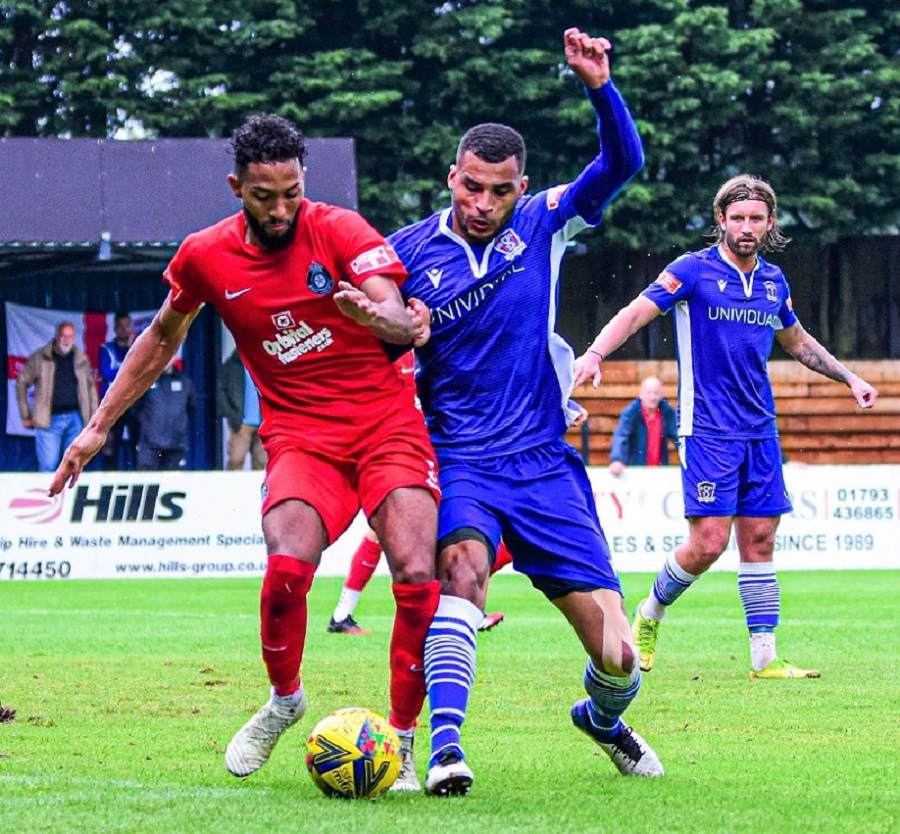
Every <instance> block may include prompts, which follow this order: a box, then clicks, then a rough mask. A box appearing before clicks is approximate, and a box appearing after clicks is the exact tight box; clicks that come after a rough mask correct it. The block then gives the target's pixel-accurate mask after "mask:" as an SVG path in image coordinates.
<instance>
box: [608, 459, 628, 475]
mask: <svg viewBox="0 0 900 834" xmlns="http://www.w3.org/2000/svg"><path fill="white" fill-rule="evenodd" d="M624 471H625V464H624V463H622V461H620V460H614V461H613V462H612V463H611V464H610V465H609V474H610V475H613V476H614V477H616V478H618V477H619V475H621V474H622V473H623V472H624Z"/></svg>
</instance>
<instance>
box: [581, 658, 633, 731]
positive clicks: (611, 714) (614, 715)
mask: <svg viewBox="0 0 900 834" xmlns="http://www.w3.org/2000/svg"><path fill="white" fill-rule="evenodd" d="M640 688H641V670H640V668H638V666H637V665H636V664H635V667H634V671H633V672H632V673H631V674H630V675H628V676H627V677H623V678H617V677H613V676H612V675H608V674H606V672H602V671H600V670H599V669H598V668H597V667H596V666H595V665H594V662H593V661H592V660H591V659H590V658H588V662H587V666H586V667H585V669H584V689H585V692H587V694H588V695H589V696H590V700H589V701H588V714H589V715H590V719H591V724H593V725H594V727H595V728H596V729H597V730H598V732H599V733H600V734H601V735H603V736H604V737H606V738H607V739H611V738H613V736H615V734H616V733H617V732H618V731H619V724H620V723H621V719H620V716H621V715H622V713H623V712H625V710H626V709H628V705H629V704H630V703H631V702H632V701H633V700H634V699H635V698H636V697H637V694H638V690H639V689H640Z"/></svg>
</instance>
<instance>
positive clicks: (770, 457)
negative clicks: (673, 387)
mask: <svg viewBox="0 0 900 834" xmlns="http://www.w3.org/2000/svg"><path fill="white" fill-rule="evenodd" d="M678 455H679V458H680V459H681V484H682V488H683V490H684V516H685V518H695V517H698V516H699V517H705V516H734V515H740V516H750V517H753V518H771V517H773V516H779V515H784V514H785V513H789V512H790V511H791V510H792V509H793V507H792V506H791V499H790V498H789V497H788V494H787V489H786V488H785V485H784V473H783V472H782V469H781V443H780V441H779V439H778V438H777V437H764V438H760V439H757V440H732V439H730V438H713V437H680V438H678Z"/></svg>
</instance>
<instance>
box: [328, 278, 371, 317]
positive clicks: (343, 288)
mask: <svg viewBox="0 0 900 834" xmlns="http://www.w3.org/2000/svg"><path fill="white" fill-rule="evenodd" d="M334 303H335V304H337V306H338V309H339V310H340V311H341V312H342V313H343V314H344V315H345V316H347V318H351V319H353V321H355V322H357V323H359V324H361V325H363V327H368V326H369V325H370V324H371V323H372V322H373V321H374V320H375V319H376V318H377V317H378V307H377V306H376V304H375V302H374V301H372V299H371V298H369V296H367V295H366V294H365V293H364V292H363V291H362V290H360V289H357V288H356V287H354V286H353V284H351V283H350V282H349V281H338V291H337V292H336V293H335V294H334Z"/></svg>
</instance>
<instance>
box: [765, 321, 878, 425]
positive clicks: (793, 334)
mask: <svg viewBox="0 0 900 834" xmlns="http://www.w3.org/2000/svg"><path fill="white" fill-rule="evenodd" d="M775 338H776V339H778V343H779V344H780V345H781V346H782V347H783V348H784V349H785V351H787V352H788V353H789V354H790V355H791V356H793V357H794V359H796V360H797V361H798V362H799V363H800V364H801V365H805V366H806V367H807V368H809V369H810V370H811V371H815V372H816V373H818V374H822V376H827V377H828V378H829V379H833V380H834V381H835V382H843V383H844V384H845V385H846V386H847V387H848V388H849V389H850V392H851V393H852V394H853V396H854V398H855V399H856V402H857V403H858V405H859V406H860V408H871V407H872V406H873V405H874V404H875V400H876V399H877V398H878V391H877V390H876V389H875V388H874V387H873V386H871V385H869V383H868V382H866V381H865V380H864V379H862V378H861V377H858V376H857V375H856V374H855V373H853V371H851V370H850V369H849V368H847V367H846V366H845V365H843V364H842V363H841V362H839V361H838V360H837V359H835V357H834V356H833V355H832V354H831V353H829V352H828V351H827V350H826V349H825V348H824V347H823V346H822V345H821V344H820V343H819V342H818V341H817V340H816V339H815V338H814V337H813V336H810V335H809V333H807V332H806V331H805V330H804V329H803V325H801V324H800V322H797V324H795V325H793V326H791V327H788V328H785V329H784V330H778V331H776V333H775Z"/></svg>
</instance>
